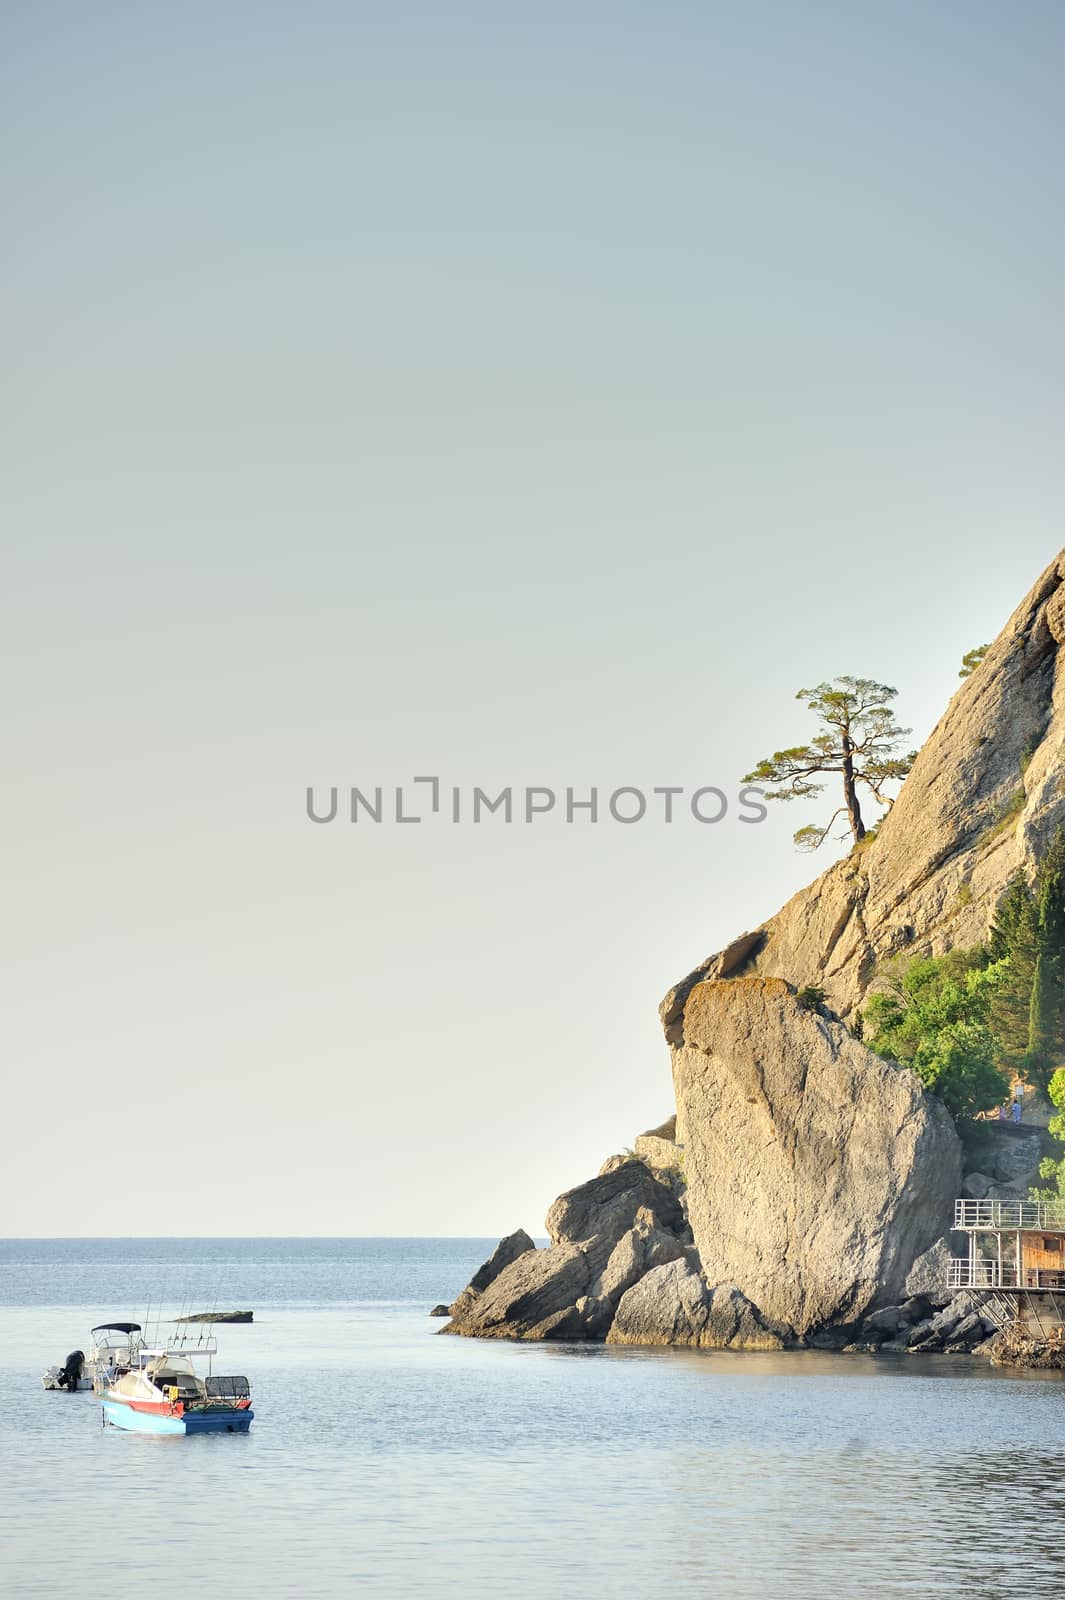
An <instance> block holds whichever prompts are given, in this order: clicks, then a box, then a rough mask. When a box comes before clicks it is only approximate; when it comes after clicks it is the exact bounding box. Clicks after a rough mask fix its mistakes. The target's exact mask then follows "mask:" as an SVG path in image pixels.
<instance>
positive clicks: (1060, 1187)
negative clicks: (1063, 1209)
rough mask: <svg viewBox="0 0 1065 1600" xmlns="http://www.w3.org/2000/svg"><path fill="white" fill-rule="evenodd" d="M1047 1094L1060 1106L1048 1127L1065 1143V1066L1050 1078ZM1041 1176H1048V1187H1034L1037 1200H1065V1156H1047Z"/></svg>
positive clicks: (1034, 1197) (1053, 1102)
mask: <svg viewBox="0 0 1065 1600" xmlns="http://www.w3.org/2000/svg"><path fill="white" fill-rule="evenodd" d="M1047 1094H1048V1095H1049V1097H1050V1101H1051V1103H1052V1104H1053V1105H1056V1106H1057V1107H1058V1115H1057V1116H1056V1117H1051V1119H1050V1122H1049V1124H1048V1127H1049V1129H1050V1132H1051V1133H1052V1134H1053V1135H1054V1137H1055V1138H1056V1139H1060V1140H1061V1142H1062V1143H1063V1144H1065V1067H1059V1068H1058V1070H1057V1072H1055V1074H1054V1076H1053V1077H1052V1078H1051V1080H1050V1084H1049V1086H1048V1088H1047ZM1039 1176H1040V1177H1041V1178H1046V1180H1047V1184H1046V1187H1045V1188H1043V1187H1041V1188H1038V1189H1033V1190H1032V1197H1033V1199H1036V1200H1065V1157H1062V1158H1061V1159H1060V1160H1058V1159H1056V1158H1055V1157H1054V1156H1047V1157H1046V1159H1045V1160H1043V1161H1041V1162H1040V1163H1039Z"/></svg>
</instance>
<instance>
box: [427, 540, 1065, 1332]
mask: <svg viewBox="0 0 1065 1600" xmlns="http://www.w3.org/2000/svg"><path fill="white" fill-rule="evenodd" d="M1062 644H1065V552H1063V553H1062V555H1061V556H1059V557H1058V559H1057V560H1056V561H1055V562H1054V563H1053V564H1052V565H1051V567H1049V568H1048V569H1047V571H1046V572H1045V573H1044V574H1043V575H1042V577H1041V578H1040V579H1039V581H1038V583H1037V584H1036V585H1035V587H1034V589H1033V590H1032V591H1031V593H1030V594H1029V595H1028V596H1027V597H1026V598H1025V600H1024V601H1023V602H1022V604H1021V605H1020V606H1019V607H1018V609H1017V610H1016V611H1015V612H1014V614H1013V616H1012V617H1011V618H1010V620H1009V622H1008V623H1007V625H1006V627H1005V628H1004V630H1003V632H1002V634H1001V635H1000V636H999V638H998V639H997V640H996V641H995V643H994V645H992V646H991V647H989V649H988V650H987V652H986V654H985V655H984V657H983V660H982V661H981V662H980V664H979V665H978V666H977V668H976V670H975V671H974V672H973V673H972V675H971V677H969V678H967V679H966V681H965V682H964V683H963V685H962V687H961V688H960V689H959V690H958V692H957V694H956V695H955V696H954V698H953V700H952V701H951V703H950V705H949V706H948V708H947V710H946V712H945V713H944V715H943V717H942V718H941V720H940V722H939V724H938V725H937V727H936V728H935V729H934V731H933V733H932V735H931V736H930V738H929V739H928V740H927V742H926V744H925V746H924V748H923V749H922V750H921V752H920V753H919V755H918V756H917V758H916V760H915V761H914V764H913V767H912V770H911V771H910V773H909V776H908V778H907V779H906V782H905V784H904V785H903V788H902V791H901V793H900V795H899V798H898V800H897V801H896V802H895V804H894V806H893V807H892V808H891V810H890V811H889V812H888V814H887V815H886V817H885V818H884V820H883V822H882V823H881V825H880V827H879V829H878V830H877V832H876V834H875V836H873V835H869V837H868V838H866V839H864V840H862V841H861V844H860V847H857V846H856V848H855V850H854V851H852V853H851V854H850V855H849V856H848V857H846V858H845V859H843V860H841V861H838V862H836V863H835V864H834V865H833V866H831V867H829V869H828V871H827V872H825V873H823V874H822V875H821V877H820V878H818V879H817V880H816V881H815V882H814V883H813V884H812V885H811V886H810V887H809V888H808V889H806V890H804V891H802V892H801V893H800V894H798V895H796V896H795V897H794V898H793V899H792V900H791V901H789V902H788V904H787V905H786V906H785V907H784V908H783V909H782V910H781V911H780V912H779V913H778V914H777V916H776V917H774V918H772V919H770V921H769V922H767V923H765V924H763V925H762V926H761V927H759V928H757V929H755V930H754V931H753V932H750V933H745V934H743V935H741V936H740V937H739V938H737V939H735V940H733V941H732V943H731V944H730V945H728V946H727V947H726V948H725V949H724V950H723V951H720V952H719V953H717V954H716V955H714V956H711V957H709V958H708V959H707V960H706V961H704V962H702V963H701V964H700V965H699V966H698V967H696V968H695V969H694V970H693V971H692V972H690V973H689V974H688V975H687V977H685V978H684V979H683V980H681V982H679V983H677V984H676V985H674V987H673V988H672V989H671V990H670V991H669V993H668V994H667V996H666V998H665V1000H664V1001H663V1003H662V1006H661V1008H660V1015H661V1019H662V1026H663V1029H664V1032H665V1037H666V1042H667V1044H668V1046H669V1050H670V1056H671V1062H672V1075H673V1089H674V1095H675V1100H676V1108H677V1109H676V1115H675V1117H672V1118H670V1119H669V1121H668V1122H666V1123H663V1124H662V1125H661V1126H659V1127H657V1128H654V1129H652V1130H650V1131H649V1132H647V1133H644V1134H641V1135H640V1136H639V1137H638V1138H637V1139H636V1140H635V1143H634V1148H633V1151H632V1152H630V1153H626V1154H624V1155H617V1156H612V1157H611V1158H610V1159H609V1160H608V1161H607V1162H605V1163H604V1165H603V1167H602V1169H601V1170H600V1172H599V1174H598V1175H597V1176H596V1177H594V1178H592V1179H590V1180H588V1181H587V1182H586V1183H583V1184H580V1185H578V1186H577V1187H576V1188H573V1189H570V1190H568V1191H567V1192H566V1193H565V1194H563V1195H561V1196H560V1197H559V1199H558V1200H556V1201H555V1203H554V1205H553V1206H552V1207H551V1208H550V1210H549V1212H548V1214H547V1219H546V1228H547V1233H548V1237H549V1244H548V1245H547V1247H546V1248H544V1249H538V1248H537V1247H536V1246H535V1245H534V1243H533V1241H532V1239H531V1238H530V1237H529V1235H528V1234H527V1233H524V1232H522V1231H519V1232H517V1233H514V1234H511V1235H510V1236H509V1237H508V1238H506V1239H504V1240H503V1241H502V1242H501V1243H500V1245H499V1247H498V1249H497V1250H496V1251H495V1253H494V1254H493V1256H492V1257H491V1258H490V1260H488V1261H486V1262H485V1263H484V1265H483V1266H482V1267H481V1268H480V1269H479V1271H478V1272H477V1273H476V1274H475V1275H474V1277H473V1279H472V1280H471V1282H470V1284H469V1285H468V1286H467V1287H466V1289H465V1290H463V1292H462V1293H461V1294H460V1295H459V1296H458V1297H457V1299H456V1300H455V1301H454V1302H453V1303H452V1304H451V1306H450V1307H448V1308H442V1307H438V1308H437V1311H438V1312H439V1311H443V1310H445V1309H446V1310H447V1313H448V1317H449V1320H448V1322H447V1325H446V1327H445V1328H444V1329H442V1331H443V1332H445V1333H451V1334H459V1335H464V1336H467V1337H476V1338H510V1339H566V1340H599V1341H605V1342H606V1343H608V1344H619V1345H680V1346H689V1347H691V1346H696V1347H700V1348H710V1349H742V1350H781V1349H803V1348H816V1349H823V1350H850V1351H854V1350H861V1351H889V1352H905V1353H907V1354H918V1353H920V1354H925V1353H930V1352H938V1351H944V1352H947V1353H951V1354H953V1353H960V1352H966V1351H973V1350H979V1351H981V1352H983V1353H991V1345H992V1344H993V1343H994V1340H993V1336H994V1335H995V1333H996V1326H995V1323H994V1321H993V1320H991V1318H990V1315H989V1310H988V1307H987V1305H986V1303H985V1302H984V1301H983V1300H982V1298H981V1296H980V1295H979V1294H978V1293H973V1292H972V1291H969V1290H965V1291H963V1292H961V1293H956V1292H953V1291H952V1290H951V1289H950V1287H949V1271H948V1263H949V1261H950V1259H951V1256H952V1254H953V1255H959V1254H961V1253H962V1250H961V1248H960V1243H959V1247H958V1248H957V1249H955V1250H953V1251H952V1249H951V1246H950V1240H949V1229H950V1227H951V1225H952V1221H953V1214H954V1202H955V1199H956V1198H957V1197H959V1196H965V1197H972V1198H985V1197H990V1198H992V1199H1004V1200H1011V1199H1025V1198H1027V1195H1028V1190H1029V1187H1030V1185H1031V1184H1032V1182H1033V1181H1034V1180H1035V1179H1036V1177H1037V1174H1038V1165H1039V1160H1040V1157H1041V1155H1042V1154H1043V1153H1044V1151H1043V1148H1042V1136H1041V1134H1040V1131H1039V1130H1038V1129H1025V1128H1013V1127H1009V1128H1007V1127H1006V1126H1005V1125H1003V1126H1002V1127H995V1126H994V1125H992V1124H980V1125H979V1126H978V1127H975V1126H974V1127H970V1128H967V1129H966V1130H965V1132H966V1144H965V1146H963V1141H962V1139H961V1138H960V1137H959V1134H958V1131H957V1130H956V1128H955V1126H954V1122H953V1120H952V1118H951V1116H950V1113H949V1112H948V1111H947V1109H946V1107H945V1106H944V1105H943V1103H942V1102H941V1101H940V1100H938V1099H935V1098H934V1097H932V1096H931V1095H929V1094H928V1093H926V1092H925V1090H924V1088H923V1086H922V1084H921V1082H920V1080H919V1078H918V1077H917V1076H916V1074H915V1073H914V1072H913V1071H911V1070H910V1069H909V1068H908V1067H905V1066H900V1065H898V1064H896V1063H895V1062H893V1061H889V1060H885V1059H883V1058H882V1057H881V1056H878V1055H874V1054H873V1053H872V1052H871V1051H870V1050H869V1049H867V1048H866V1046H865V1044H863V1042H862V1038H861V1032H862V1028H861V1011H860V1006H861V1004H862V1003H863V1002H864V1000H865V998H866V996H867V995H868V994H869V992H870V989H871V986H873V985H875V984H876V982H877V981H878V973H879V972H881V971H882V970H883V963H884V962H885V961H888V960H890V959H891V958H892V957H894V956H896V955H898V954H899V953H900V952H905V953H906V956H907V958H909V957H910V956H919V955H941V954H943V953H944V952H945V951H949V950H951V949H953V948H956V947H965V946H967V945H969V944H972V943H973V942H974V941H976V940H979V939H983V938H986V936H987V932H988V929H989V927H990V924H991V921H992V918H993V917H994V914H995V910H996V907H997V905H998V903H999V900H1000V898H1001V896H1002V894H1003V893H1004V891H1005V889H1006V887H1007V885H1008V884H1009V883H1010V882H1011V880H1012V879H1013V876H1014V874H1015V873H1016V872H1017V871H1018V870H1025V871H1030V870H1031V869H1032V868H1033V867H1034V865H1035V864H1036V863H1037V862H1038V860H1039V858H1040V855H1041V852H1042V851H1044V850H1045V848H1046V846H1047V842H1048V840H1049V839H1050V838H1051V837H1052V835H1053V834H1054V832H1055V830H1056V829H1058V828H1060V827H1061V826H1062V825H1063V824H1065V782H1063V780H1062V769H1063V765H1065V762H1063V752H1065V666H1062V662H1063V661H1065V653H1063V652H1062V651H1061V650H1060V649H1059V646H1061V645H1062ZM1029 1342H1030V1341H1029ZM996 1352H997V1353H996V1354H995V1359H1001V1360H1003V1361H1006V1360H1010V1359H1017V1360H1021V1359H1022V1358H1023V1359H1025V1360H1027V1361H1028V1362H1029V1364H1032V1363H1034V1362H1035V1361H1036V1359H1037V1358H1036V1356H1035V1355H1034V1354H1033V1352H1032V1351H1030V1350H1028V1351H1023V1350H1021V1349H1020V1347H1019V1346H1018V1348H1017V1349H1016V1350H1013V1349H1011V1348H1010V1347H1008V1345H1007V1343H1005V1342H1002V1341H999V1343H998V1345H996ZM1051 1354H1053V1352H1051ZM1047 1364H1054V1363H1052V1362H1051V1361H1050V1358H1049V1356H1048V1358H1047Z"/></svg>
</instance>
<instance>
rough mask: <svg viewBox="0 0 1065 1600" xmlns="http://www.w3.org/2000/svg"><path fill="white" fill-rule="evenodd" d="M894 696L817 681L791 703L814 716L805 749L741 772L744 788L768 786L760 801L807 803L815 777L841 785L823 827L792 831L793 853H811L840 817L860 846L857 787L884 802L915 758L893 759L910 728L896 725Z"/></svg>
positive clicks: (879, 689) (884, 687) (872, 685)
mask: <svg viewBox="0 0 1065 1600" xmlns="http://www.w3.org/2000/svg"><path fill="white" fill-rule="evenodd" d="M897 692H898V691H897V690H895V689H893V688H891V686H890V685H889V684H886V683H876V682H875V681H874V680H873V679H872V678H853V677H849V676H843V677H839V678H835V679H833V680H832V681H831V682H830V683H819V684H818V685H817V687H816V688H815V689H800V690H799V691H798V693H797V694H796V696H795V698H796V700H802V701H804V702H805V703H806V705H807V706H808V707H809V709H810V710H811V711H812V712H813V713H814V715H815V716H816V717H817V719H818V723H819V725H820V731H819V732H818V733H816V734H815V735H814V737H813V739H811V740H810V742H809V744H799V745H791V746H790V747H789V748H787V749H784V750H777V751H775V752H774V753H773V755H771V756H766V757H764V758H763V759H762V760H761V761H760V762H759V763H758V765H757V766H756V767H755V768H754V769H753V771H751V772H748V773H747V775H746V777H745V778H744V780H743V781H744V782H745V783H756V784H761V785H770V787H767V788H765V791H764V792H765V798H766V799H767V800H809V799H812V798H813V797H814V796H815V795H819V794H821V793H822V792H823V790H824V788H825V784H824V783H823V782H819V781H817V780H818V779H820V778H822V777H824V776H832V775H838V776H839V777H840V778H841V779H842V787H843V804H842V805H841V806H840V807H838V809H837V810H836V811H835V812H834V813H833V815H832V816H831V817H830V818H829V820H828V822H827V823H825V824H824V826H823V827H819V826H816V825H814V824H812V823H810V824H808V825H807V826H806V827H804V828H800V829H799V831H798V833H796V835H795V843H796V844H797V845H798V846H799V848H800V849H805V850H816V849H817V847H818V845H820V844H822V843H823V842H824V840H825V839H826V838H827V837H828V834H829V831H830V829H831V828H832V825H833V823H834V822H835V821H836V818H837V817H839V816H842V815H846V817H847V822H848V827H849V829H850V833H851V837H852V838H853V840H854V842H855V844H859V843H860V842H861V841H862V839H863V838H864V837H865V835H866V827H865V823H864V821H863V819H862V813H861V806H860V804H859V801H858V792H857V791H858V786H859V785H861V786H862V787H863V788H865V789H866V790H867V791H868V792H869V794H871V795H872V797H873V798H874V799H875V800H876V802H877V803H878V804H879V805H882V806H888V805H890V804H891V800H890V798H889V796H888V794H887V793H886V790H887V788H888V786H890V785H892V784H896V783H901V781H902V780H903V778H905V776H906V774H907V773H908V772H909V770H910V767H911V766H912V765H913V762H914V759H915V756H916V751H911V752H910V753H909V754H908V755H905V756H901V755H899V754H898V748H899V745H900V743H901V741H902V740H903V739H904V738H905V737H906V735H907V734H908V733H909V732H910V729H909V728H900V727H899V726H898V724H897V723H896V721H895V713H894V711H893V709H892V707H891V704H890V702H891V701H892V700H894V698H895V695H896V694H897ZM844 837H845V836H844Z"/></svg>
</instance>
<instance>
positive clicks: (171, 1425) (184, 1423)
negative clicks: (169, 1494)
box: [101, 1400, 255, 1434]
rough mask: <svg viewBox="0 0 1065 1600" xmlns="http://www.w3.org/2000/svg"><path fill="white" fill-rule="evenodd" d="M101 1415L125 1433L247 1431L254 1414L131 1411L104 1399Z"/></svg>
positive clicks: (226, 1409) (248, 1411) (240, 1412)
mask: <svg viewBox="0 0 1065 1600" xmlns="http://www.w3.org/2000/svg"><path fill="white" fill-rule="evenodd" d="M101 1404H102V1405H103V1408H104V1416H105V1417H106V1418H107V1420H108V1422H110V1423H111V1424H112V1425H113V1426H114V1427H116V1428H124V1429H125V1431H126V1432H127V1433H167V1434H183V1433H247V1431H248V1429H249V1428H250V1427H251V1424H252V1418H253V1417H254V1415H255V1413H254V1411H252V1410H251V1408H250V1407H249V1408H248V1409H247V1410H246V1411H235V1410H231V1409H230V1408H229V1407H226V1408H225V1409H224V1410H219V1411H193V1412H190V1413H189V1414H188V1415H187V1416H184V1417H170V1416H165V1415H163V1414H162V1413H160V1412H158V1411H134V1409H133V1407H132V1406H126V1405H122V1404H121V1403H120V1402H116V1401H114V1400H103V1401H101Z"/></svg>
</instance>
